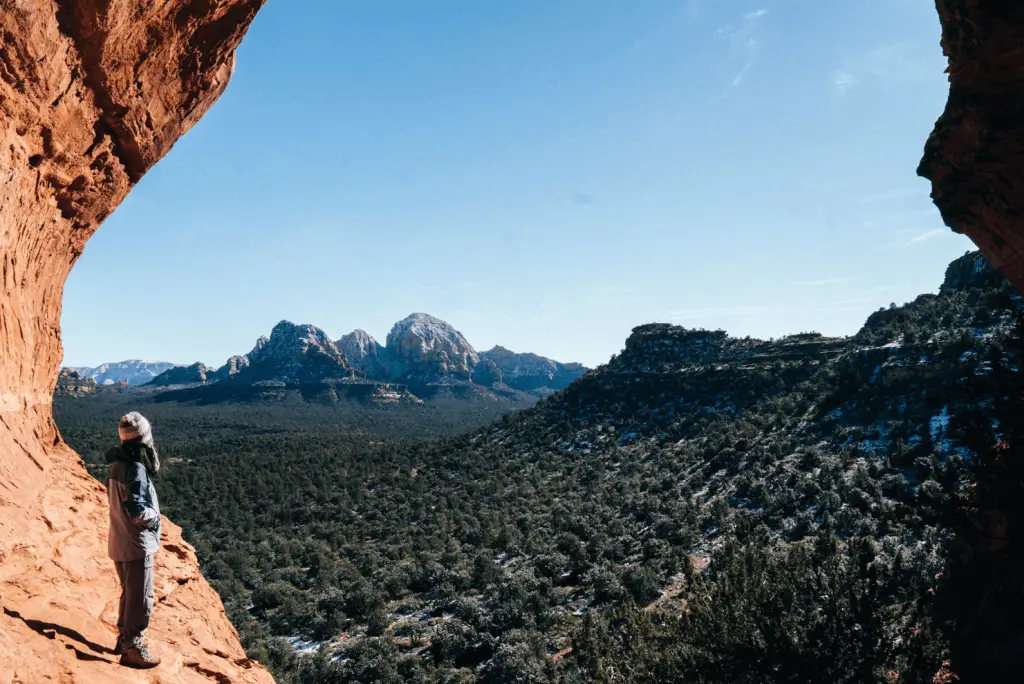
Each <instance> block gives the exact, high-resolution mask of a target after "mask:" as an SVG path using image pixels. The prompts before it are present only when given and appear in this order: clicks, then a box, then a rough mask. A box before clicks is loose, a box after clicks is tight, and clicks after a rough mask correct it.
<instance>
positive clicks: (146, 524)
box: [107, 444, 160, 561]
mask: <svg viewBox="0 0 1024 684" xmlns="http://www.w3.org/2000/svg"><path fill="white" fill-rule="evenodd" d="M107 463H109V464H110V468H109V470H108V471H107V501H108V502H109V503H110V531H109V534H108V537H107V554H108V555H109V556H110V558H111V559H113V560H116V561H133V560H139V559H140V558H145V557H146V556H148V555H149V554H151V553H154V552H156V550H157V549H158V548H160V503H159V502H158V501H157V498H156V490H155V489H154V488H153V482H152V480H150V477H149V473H148V472H147V471H146V466H144V465H143V464H142V463H141V461H140V459H139V450H138V446H136V445H131V444H129V445H122V446H116V447H114V448H113V449H111V450H110V451H108V452H107Z"/></svg>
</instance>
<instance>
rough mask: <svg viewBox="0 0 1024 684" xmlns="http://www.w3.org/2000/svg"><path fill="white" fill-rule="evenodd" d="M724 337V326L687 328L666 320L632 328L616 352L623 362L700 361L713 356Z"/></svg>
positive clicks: (721, 346) (693, 362)
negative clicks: (720, 327)
mask: <svg viewBox="0 0 1024 684" xmlns="http://www.w3.org/2000/svg"><path fill="white" fill-rule="evenodd" d="M727 340H728V335H727V334H726V332H725V331H724V330H690V329H688V328H683V327H680V326H678V325H670V324H668V323H649V324H647V325H641V326H637V327H636V328H633V332H632V334H630V336H629V338H628V339H627V340H626V348H625V350H623V352H622V354H621V355H620V357H619V358H620V360H621V361H624V362H630V361H633V360H635V361H641V360H642V361H643V363H645V364H652V363H663V362H664V363H671V364H678V363H688V364H702V363H709V362H711V361H713V360H715V359H717V358H718V357H719V356H720V355H721V354H722V351H723V348H724V345H725V344H726V342H727Z"/></svg>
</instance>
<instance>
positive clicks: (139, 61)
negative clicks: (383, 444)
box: [0, 0, 271, 684]
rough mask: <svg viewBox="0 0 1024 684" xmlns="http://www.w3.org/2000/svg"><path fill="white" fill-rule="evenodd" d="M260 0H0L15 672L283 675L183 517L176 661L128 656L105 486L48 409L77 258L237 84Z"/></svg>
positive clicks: (175, 544) (4, 682) (171, 638)
mask: <svg viewBox="0 0 1024 684" xmlns="http://www.w3.org/2000/svg"><path fill="white" fill-rule="evenodd" d="M263 1H264V0H163V1H158V2H145V3H140V2H138V0H0V258H2V260H3V265H2V269H3V270H2V291H0V606H2V608H3V610H2V611H0V684H10V683H12V682H42V681H54V682H58V681H60V682H72V681H73V682H82V683H86V684H87V683H91V682H120V681H125V682H128V681H130V682H142V681H153V682H156V681H160V682H206V683H208V682H210V681H211V680H212V681H220V682H253V683H255V682H270V681H271V678H270V676H269V675H268V674H267V673H266V671H265V670H264V669H263V668H262V667H260V666H259V665H257V664H255V663H252V662H250V661H248V660H247V659H246V657H245V654H244V652H243V651H242V648H241V646H240V645H239V643H238V637H237V634H236V633H235V631H234V629H233V628H232V627H231V625H230V623H229V622H228V621H227V618H226V616H225V615H224V610H223V607H222V605H221V602H220V599H219V597H218V596H217V595H216V593H215V592H213V591H212V589H210V587H209V586H208V585H207V584H206V582H205V580H204V579H203V578H202V576H201V575H200V573H199V570H198V563H197V562H196V558H195V554H194V552H193V550H192V549H191V547H189V546H188V544H186V543H185V542H184V541H182V539H181V534H180V530H179V529H178V528H177V527H176V526H174V525H173V524H170V523H165V529H166V530H167V535H166V540H165V541H166V544H165V551H164V552H163V553H161V554H160V555H159V559H160V560H159V564H158V572H157V575H158V579H157V587H156V589H157V595H158V598H159V601H160V603H159V605H158V608H157V611H156V614H155V617H154V624H153V627H152V637H153V641H154V642H155V643H157V644H159V645H160V646H158V648H157V650H158V652H161V655H163V656H164V658H165V664H164V665H163V666H161V667H160V668H159V670H158V671H156V672H154V673H153V674H152V675H141V674H138V673H132V672H131V671H127V670H125V669H124V668H120V667H118V666H117V665H115V664H114V663H113V660H114V658H113V656H112V655H111V654H109V653H106V652H105V647H106V646H110V645H112V644H113V641H114V630H113V629H112V625H113V622H114V621H115V619H116V601H115V599H116V596H117V587H116V585H115V584H116V583H115V581H114V579H113V571H112V569H111V567H110V562H109V561H108V560H107V559H106V512H105V511H106V504H105V498H104V494H103V487H102V486H101V485H100V484H98V483H96V482H95V481H93V480H92V478H90V477H89V476H88V474H87V473H86V471H85V468H84V467H83V466H82V464H81V460H80V459H79V458H78V456H77V455H76V454H74V453H73V452H72V451H71V450H70V449H68V448H67V447H66V446H65V445H64V444H63V443H62V442H61V440H60V437H59V435H58V432H57V429H56V427H55V425H54V423H53V419H52V414H51V406H50V397H51V395H52V392H53V388H54V384H55V382H56V376H57V370H58V366H59V365H60V362H61V358H62V348H61V341H60V327H59V326H60V312H61V296H62V293H63V287H64V282H65V280H66V278H67V275H68V273H69V271H70V270H71V267H72V265H73V264H74V262H75V260H76V259H77V258H78V257H79V255H81V253H82V249H83V247H84V245H85V242H86V240H88V239H89V237H90V236H91V235H92V234H93V232H95V230H96V228H97V227H98V226H99V225H100V223H101V222H102V221H103V220H104V219H105V218H106V217H107V216H108V215H109V214H110V213H111V212H112V211H113V210H114V209H115V208H116V207H117V205H118V204H119V203H120V202H121V201H122V200H123V199H124V198H125V196H126V195H127V193H128V192H129V191H130V190H131V188H132V186H133V185H134V184H135V183H136V182H137V181H138V180H139V179H140V178H141V177H142V175H143V174H144V173H145V172H146V171H147V170H148V169H150V168H151V167H152V166H153V164H155V163H156V162H157V161H158V160H159V159H160V158H161V157H162V156H163V155H164V154H166V153H167V151H168V150H169V149H170V147H171V146H172V145H173V144H174V142H175V141H176V140H177V139H178V138H179V137H180V136H181V135H183V134H184V133H185V132H186V131H188V129H189V128H190V127H191V126H192V125H193V124H195V122H196V121H198V120H199V118H200V117H202V116H203V114H205V113H206V111H207V110H208V109H209V108H210V106H212V105H213V103H214V102H215V101H216V100H217V98H218V97H219V96H220V94H221V93H222V92H223V90H224V88H225V86H226V85H227V82H228V79H229V78H230V76H231V71H232V67H233V64H234V50H235V48H236V47H237V46H238V43H239V41H240V40H241V39H242V37H243V35H244V34H245V31H246V30H247V28H248V26H249V24H250V22H251V21H252V19H253V17H254V16H255V14H256V12H257V10H258V9H259V8H260V7H261V6H262V4H263ZM111 306H112V307H116V306H117V303H116V302H111Z"/></svg>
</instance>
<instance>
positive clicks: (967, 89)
mask: <svg viewBox="0 0 1024 684" xmlns="http://www.w3.org/2000/svg"><path fill="white" fill-rule="evenodd" d="M936 5H937V7H938V10H939V16H940V19H941V21H942V49H943V51H944V52H945V54H946V56H947V57H948V59H949V68H948V70H947V71H948V73H949V101H948V102H947V104H946V109H945V111H944V112H943V114H942V116H941V118H940V119H939V120H938V123H936V125H935V130H934V132H933V133H932V134H931V136H930V137H929V139H928V142H927V144H926V145H925V154H924V159H923V160H922V161H921V166H920V167H919V168H918V173H919V174H920V175H922V176H924V177H925V178H928V179H929V180H931V181H932V198H933V199H934V200H935V204H936V205H937V206H938V208H939V210H940V211H941V212H942V217H943V220H944V221H945V222H946V225H948V226H950V227H951V228H952V229H953V230H955V231H957V232H960V233H964V234H966V235H967V236H968V237H970V238H971V239H972V240H973V241H974V242H975V243H976V244H977V245H978V247H980V248H981V250H982V251H983V252H984V253H985V255H986V256H987V257H988V258H989V260H990V261H991V262H992V265H994V266H995V267H996V268H998V269H999V270H1000V271H1002V272H1003V273H1004V274H1005V275H1006V277H1007V278H1009V280H1010V281H1011V282H1012V283H1013V284H1014V285H1015V286H1016V287H1017V289H1019V290H1024V48H1022V45H1024V3H1020V2H996V1H995V0H987V1H985V0H936Z"/></svg>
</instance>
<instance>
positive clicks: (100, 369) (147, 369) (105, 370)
mask: <svg viewBox="0 0 1024 684" xmlns="http://www.w3.org/2000/svg"><path fill="white" fill-rule="evenodd" d="M177 365H178V364H175V363H168V362H166V361H143V360H141V359H130V360H128V361H118V362H117V363H104V364H102V365H99V366H96V367H95V368H81V367H77V368H71V369H70V370H75V371H78V374H79V375H80V376H81V377H83V378H92V379H93V380H95V381H96V384H97V385H113V384H116V383H118V382H127V383H128V384H129V385H144V384H146V383H147V382H149V381H150V380H152V379H153V378H155V377H156V376H158V375H160V374H161V373H163V372H164V371H166V370H169V369H171V368H174V367H175V366H177Z"/></svg>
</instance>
